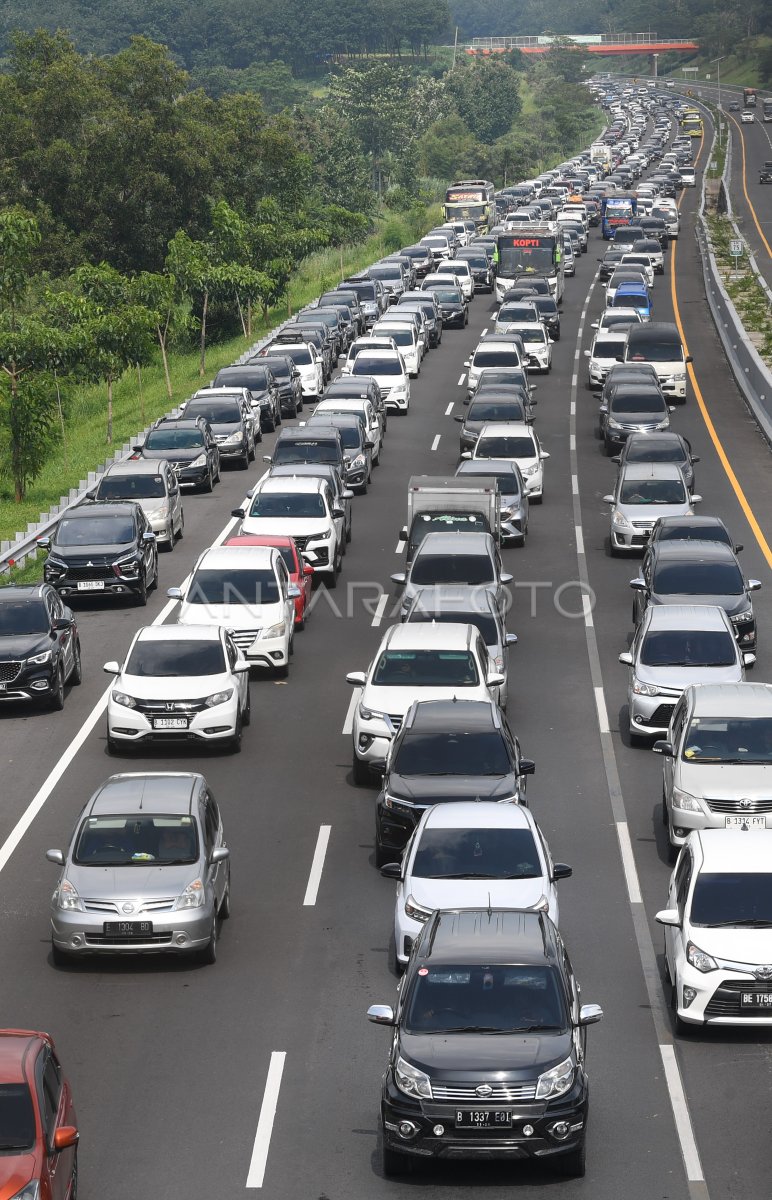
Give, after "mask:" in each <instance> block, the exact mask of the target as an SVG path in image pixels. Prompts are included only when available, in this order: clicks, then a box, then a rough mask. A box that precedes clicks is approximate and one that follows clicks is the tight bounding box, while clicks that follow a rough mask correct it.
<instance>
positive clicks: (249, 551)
mask: <svg viewBox="0 0 772 1200" xmlns="http://www.w3.org/2000/svg"><path fill="white" fill-rule="evenodd" d="M277 554H278V551H277V550H276V547H275V546H252V547H250V546H210V547H209V549H208V550H204V552H203V554H202V555H201V556H200V557H199V560H198V562H197V563H196V565H195V567H194V568H193V570H194V571H198V570H199V569H200V568H202V567H206V568H207V570H211V569H212V568H215V569H217V568H218V567H233V566H235V567H244V568H245V569H246V568H247V567H252V568H254V569H256V570H259V569H260V568H265V567H270V566H271V564H272V563H273V561H274V558H275V557H276V555H277Z"/></svg>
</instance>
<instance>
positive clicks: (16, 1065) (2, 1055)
mask: <svg viewBox="0 0 772 1200" xmlns="http://www.w3.org/2000/svg"><path fill="white" fill-rule="evenodd" d="M43 1042H47V1043H48V1044H49V1045H52V1044H53V1043H52V1041H51V1038H50V1037H49V1035H48V1034H47V1033H38V1032H36V1031H35V1030H32V1029H0V1083H24V1082H26V1079H27V1074H26V1072H25V1065H26V1060H27V1058H28V1057H29V1055H30V1054H32V1053H35V1052H36V1051H37V1050H39V1049H40V1047H41V1045H42V1043H43ZM36 1057H37V1055H36Z"/></svg>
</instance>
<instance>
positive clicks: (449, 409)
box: [445, 400, 453, 417]
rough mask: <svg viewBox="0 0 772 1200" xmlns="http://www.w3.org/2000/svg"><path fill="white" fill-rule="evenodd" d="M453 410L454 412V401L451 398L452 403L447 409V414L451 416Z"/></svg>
mask: <svg viewBox="0 0 772 1200" xmlns="http://www.w3.org/2000/svg"><path fill="white" fill-rule="evenodd" d="M452 412H453V401H452V400H451V402H450V404H449V405H448V407H447V408H446V409H445V416H446V417H449V416H450V414H451V413H452Z"/></svg>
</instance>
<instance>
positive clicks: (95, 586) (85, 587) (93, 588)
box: [78, 579, 105, 592]
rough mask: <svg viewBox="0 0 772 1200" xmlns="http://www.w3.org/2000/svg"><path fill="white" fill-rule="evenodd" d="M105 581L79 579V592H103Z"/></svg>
mask: <svg viewBox="0 0 772 1200" xmlns="http://www.w3.org/2000/svg"><path fill="white" fill-rule="evenodd" d="M104 586H105V581H104V579H79V580H78V591H79V592H102V591H104Z"/></svg>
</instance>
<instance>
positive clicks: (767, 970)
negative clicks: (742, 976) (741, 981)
mask: <svg viewBox="0 0 772 1200" xmlns="http://www.w3.org/2000/svg"><path fill="white" fill-rule="evenodd" d="M753 974H754V975H755V976H756V978H757V979H772V967H757V968H756V970H755V971H754V972H753Z"/></svg>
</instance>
